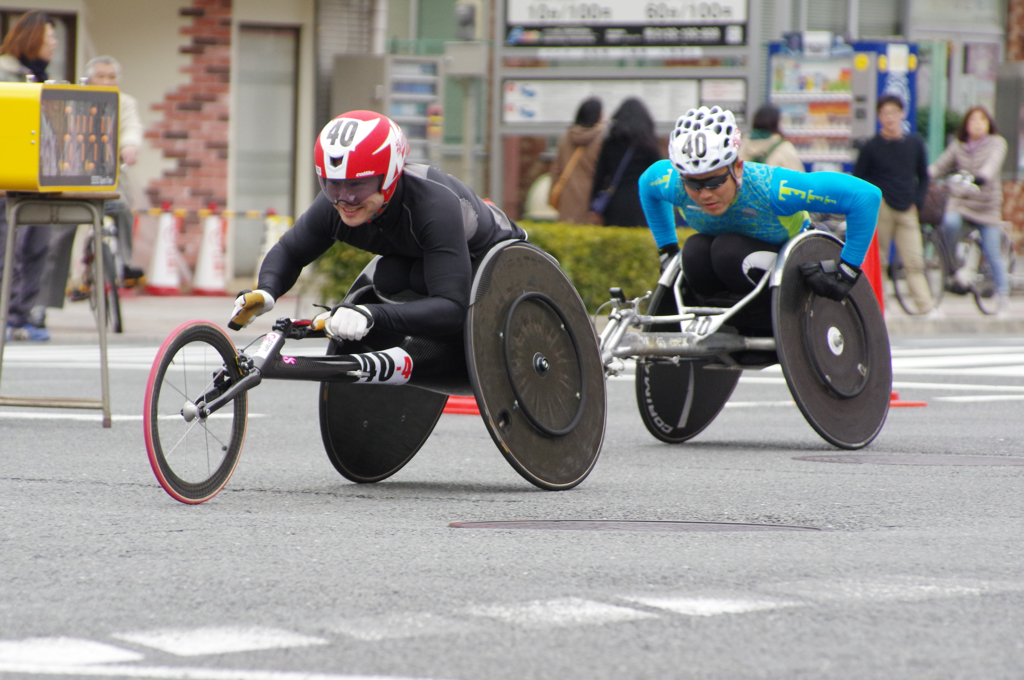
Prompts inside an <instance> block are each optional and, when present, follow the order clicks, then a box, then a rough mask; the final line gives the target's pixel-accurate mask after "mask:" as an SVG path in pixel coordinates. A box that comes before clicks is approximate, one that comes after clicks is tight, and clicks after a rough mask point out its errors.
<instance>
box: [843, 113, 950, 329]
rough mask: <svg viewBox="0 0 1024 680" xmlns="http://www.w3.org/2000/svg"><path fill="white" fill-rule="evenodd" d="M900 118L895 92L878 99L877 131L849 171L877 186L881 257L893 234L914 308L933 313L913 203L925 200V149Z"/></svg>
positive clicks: (886, 253)
mask: <svg viewBox="0 0 1024 680" xmlns="http://www.w3.org/2000/svg"><path fill="white" fill-rule="evenodd" d="M905 118H906V112H905V111H904V109H903V101H902V100H901V99H900V98H899V97H897V96H895V95H883V96H881V97H879V98H878V122H879V126H880V130H879V132H878V134H877V135H875V136H874V137H872V138H871V139H870V140H869V141H868V143H867V144H865V145H864V148H862V149H861V151H860V155H859V156H858V157H857V164H856V166H854V169H853V174H854V176H855V177H859V178H860V179H863V180H865V181H868V182H870V183H871V184H874V185H875V186H876V187H878V188H879V189H881V190H882V205H881V207H880V208H879V210H878V231H877V234H878V248H879V250H880V254H881V257H882V261H883V262H885V261H887V260H888V257H889V246H890V244H891V243H892V241H893V240H894V239H895V241H896V252H897V253H898V254H899V256H900V259H901V260H902V261H903V267H904V269H905V270H906V274H907V286H908V287H909V288H910V294H911V296H912V297H913V299H914V305H915V306H916V308H917V311H918V313H920V314H927V315H929V316H931V317H935V316H941V312H939V310H938V309H936V308H935V305H934V302H933V300H932V294H931V289H930V288H929V287H928V280H927V279H926V278H925V275H924V256H923V255H922V247H921V224H920V223H919V222H918V219H917V211H918V208H919V207H920V206H922V205H924V199H925V196H926V195H927V193H928V152H927V150H926V149H925V145H924V140H922V139H921V138H920V137H919V136H918V135H916V134H907V133H906V132H905V131H904V129H903V121H904V119H905Z"/></svg>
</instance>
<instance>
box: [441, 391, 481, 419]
mask: <svg viewBox="0 0 1024 680" xmlns="http://www.w3.org/2000/svg"><path fill="white" fill-rule="evenodd" d="M442 413H454V414H456V415H462V416H478V415H480V407H479V406H477V404H476V397H457V396H454V395H453V396H450V397H448V401H446V402H445V404H444V410H443V411H442Z"/></svg>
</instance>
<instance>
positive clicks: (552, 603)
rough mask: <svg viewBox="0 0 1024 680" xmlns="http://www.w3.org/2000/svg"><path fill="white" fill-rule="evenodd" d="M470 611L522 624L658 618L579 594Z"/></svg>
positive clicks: (592, 623)
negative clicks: (584, 597)
mask: <svg viewBox="0 0 1024 680" xmlns="http://www.w3.org/2000/svg"><path fill="white" fill-rule="evenodd" d="M468 613H470V614H472V615H473V616H486V617H490V618H495V619H500V620H502V621H504V622H506V623H510V624H512V625H515V626H519V627H521V628H557V627H566V626H588V625H589V626H595V625H603V624H606V623H617V622H620V621H633V620H637V619H651V618H658V616H657V614H652V613H650V612H644V611H640V610H639V609H631V608H629V607H619V606H617V605H612V604H605V603H603V602H594V601H592V600H584V599H581V598H578V597H565V598H558V599H554V600H536V601H533V602H523V603H520V604H508V605H489V606H482V607H472V608H470V609H469V610H468Z"/></svg>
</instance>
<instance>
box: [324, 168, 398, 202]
mask: <svg viewBox="0 0 1024 680" xmlns="http://www.w3.org/2000/svg"><path fill="white" fill-rule="evenodd" d="M318 179H319V180H320V188H321V189H323V192H324V196H326V197H327V200H328V201H330V202H331V203H333V204H334V205H338V204H339V203H346V204H348V205H359V204H360V203H362V202H363V201H365V200H366V199H368V198H369V197H370V196H373V195H374V194H375V193H377V192H378V191H380V187H381V182H382V181H383V180H384V175H369V176H367V177H356V178H355V179H324V178H323V177H318Z"/></svg>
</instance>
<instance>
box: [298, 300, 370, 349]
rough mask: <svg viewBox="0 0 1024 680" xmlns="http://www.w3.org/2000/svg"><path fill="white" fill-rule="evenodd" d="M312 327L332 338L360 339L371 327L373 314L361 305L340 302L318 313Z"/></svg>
mask: <svg viewBox="0 0 1024 680" xmlns="http://www.w3.org/2000/svg"><path fill="white" fill-rule="evenodd" d="M312 328H313V330H315V331H319V330H322V331H324V332H325V333H327V336H328V337H330V338H332V339H334V340H362V339H363V338H364V337H365V336H366V334H367V333H369V332H370V329H371V328H373V314H371V313H370V310H369V309H367V308H366V307H364V306H363V305H351V304H348V303H342V304H341V305H338V306H337V307H335V308H334V310H332V311H330V312H324V313H323V314H318V315H317V316H316V318H314V319H313V323H312Z"/></svg>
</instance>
